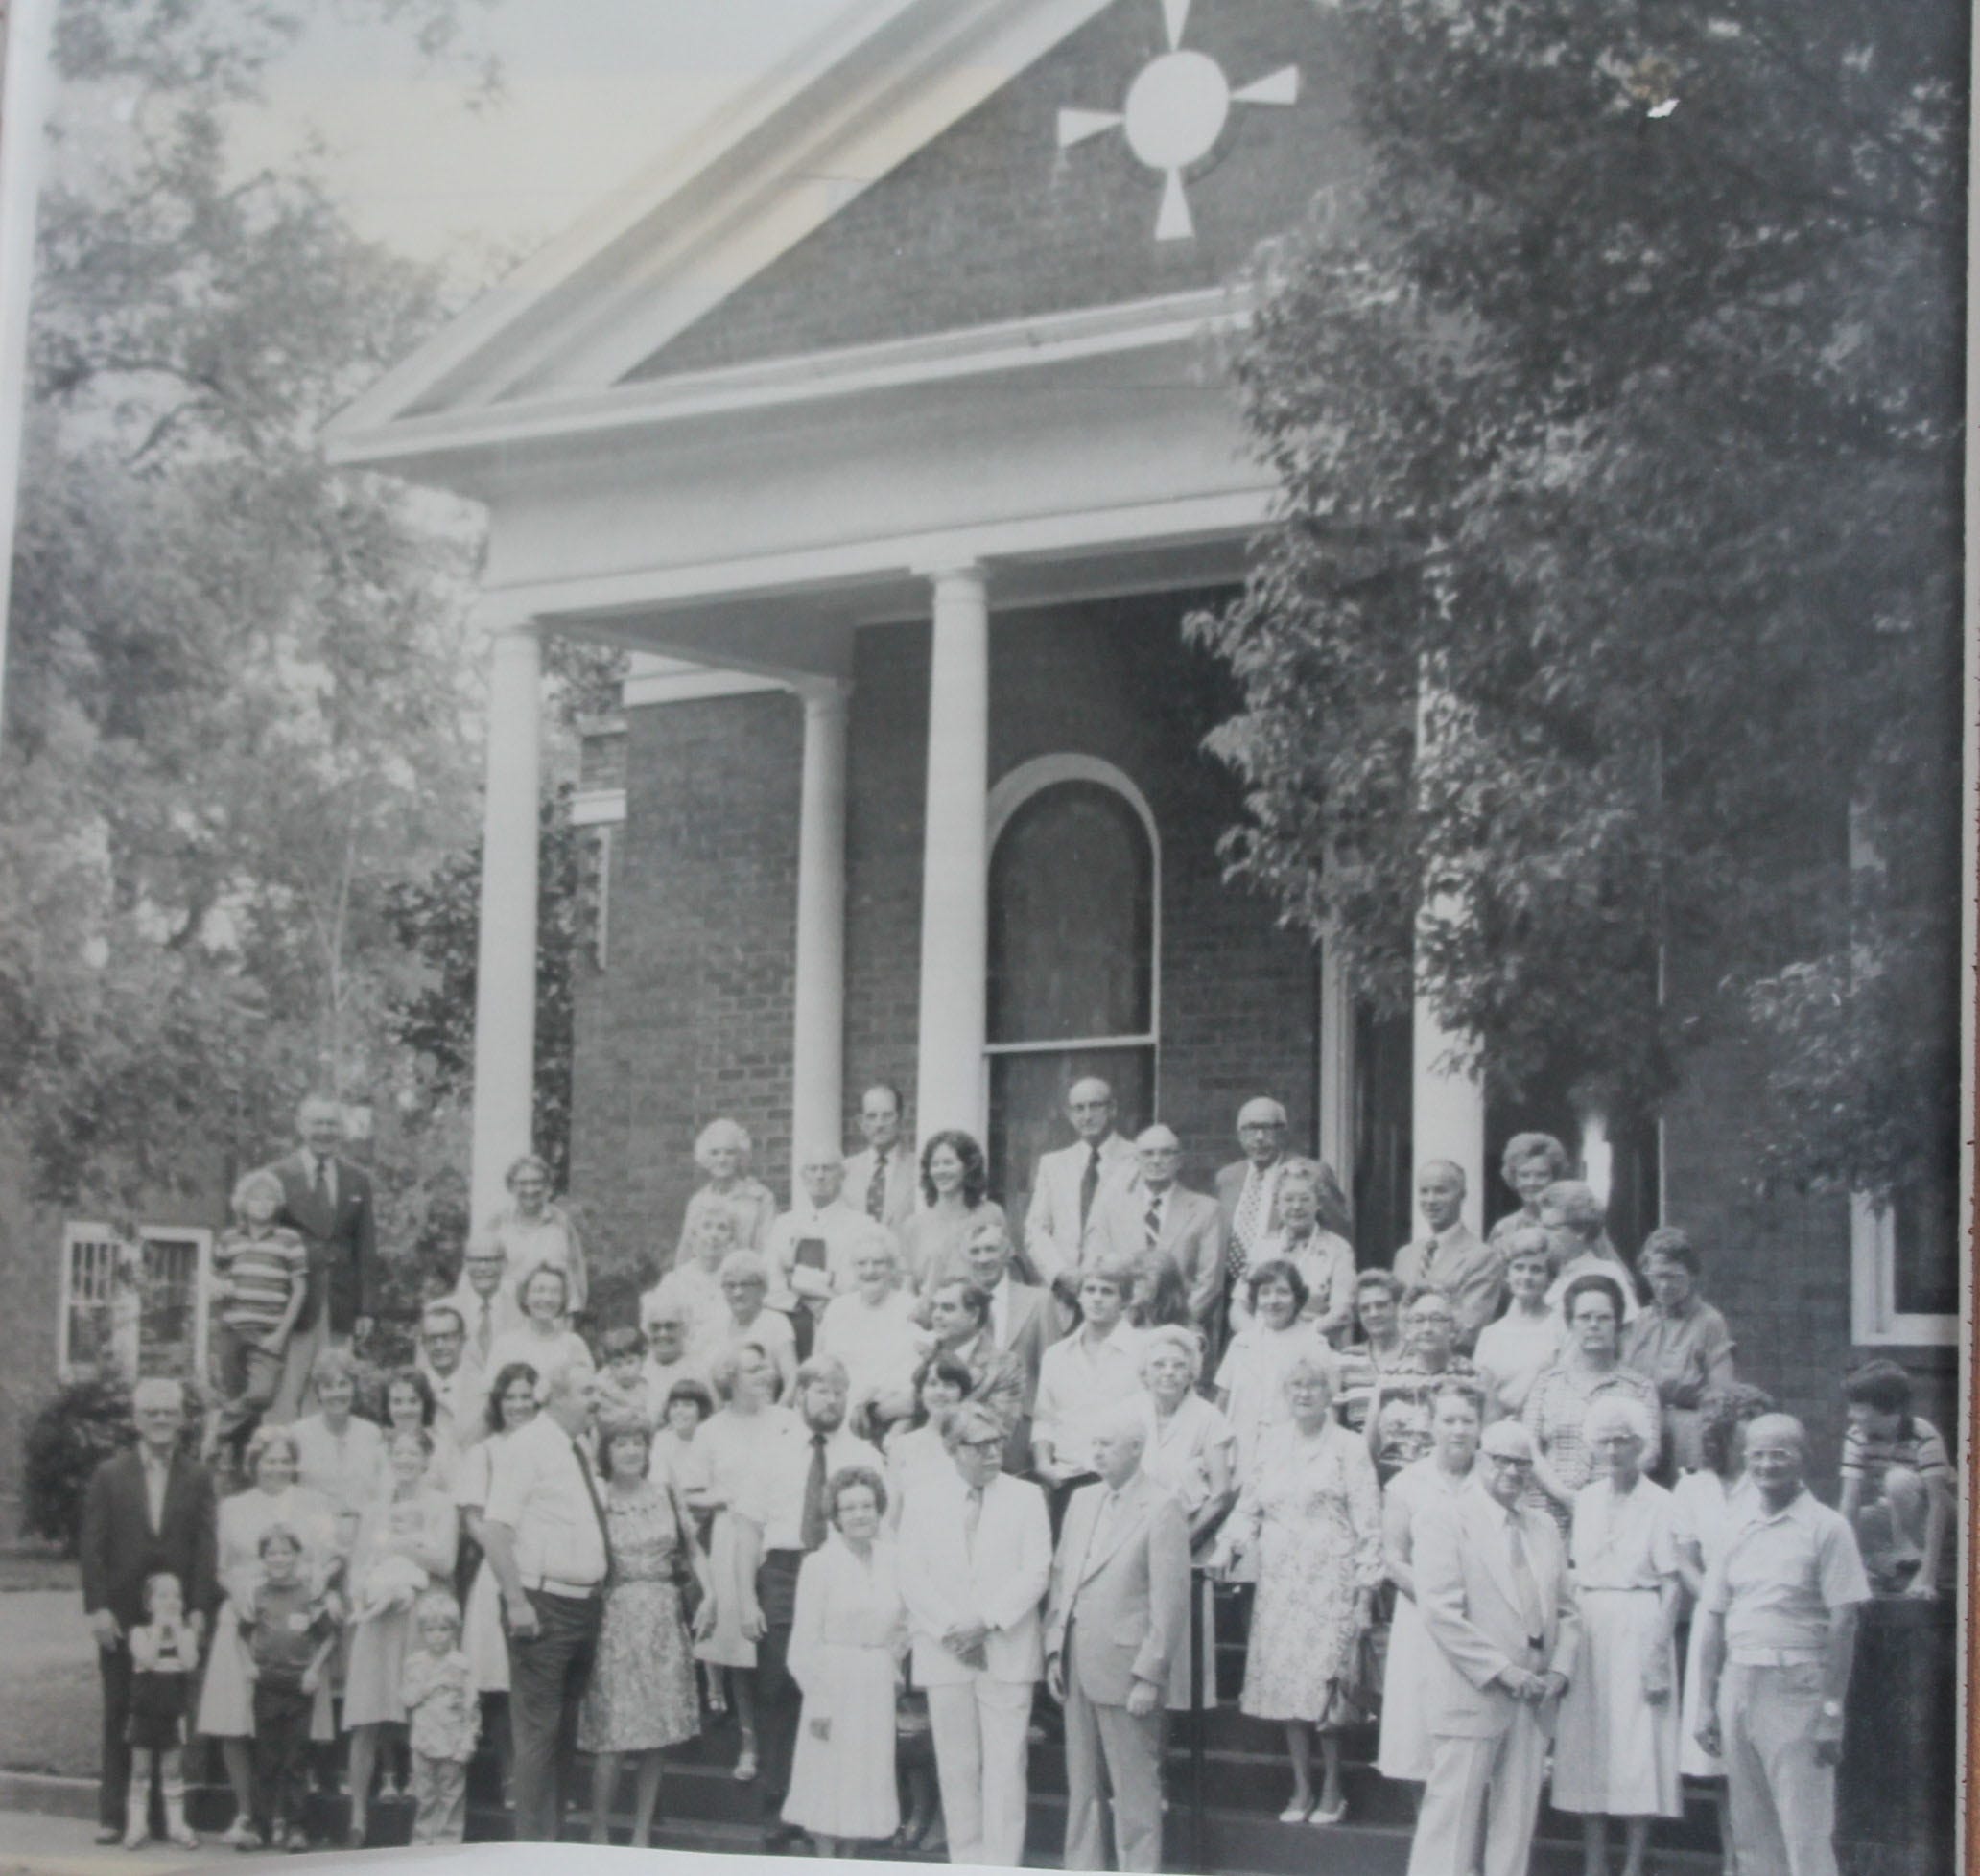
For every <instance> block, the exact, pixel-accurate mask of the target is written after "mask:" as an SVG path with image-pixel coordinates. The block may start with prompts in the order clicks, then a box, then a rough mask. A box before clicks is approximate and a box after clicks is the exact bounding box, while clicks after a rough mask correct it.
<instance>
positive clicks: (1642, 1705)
mask: <svg viewBox="0 0 1980 1876" xmlns="http://www.w3.org/2000/svg"><path fill="white" fill-rule="evenodd" d="M1656 1635H1657V1592H1656V1591H1655V1590H1651V1589H1633V1590H1607V1589H1604V1590H1592V1591H1586V1592H1584V1594H1583V1596H1582V1598H1581V1653H1580V1655H1579V1656H1578V1658H1577V1660H1576V1662H1575V1671H1574V1678H1573V1679H1572V1680H1571V1681H1570V1682H1569V1683H1568V1692H1567V1693H1566V1695H1565V1696H1563V1698H1562V1700H1561V1718H1560V1724H1558V1725H1557V1726H1556V1727H1555V1728H1554V1783H1553V1794H1552V1796H1553V1805H1554V1809H1555V1810H1556V1811H1577V1812H1580V1813H1582V1814H1583V1815H1585V1816H1600V1817H1682V1816H1683V1815H1684V1809H1685V1806H1684V1797H1683V1794H1682V1792H1681V1790H1680V1788H1679V1784H1678V1696H1677V1686H1676V1680H1677V1660H1676V1653H1677V1651H1676V1650H1675V1649H1674V1648H1672V1647H1671V1645H1670V1644H1669V1643H1668V1642H1666V1643H1664V1644H1663V1649H1664V1653H1666V1655H1668V1656H1670V1657H1671V1658H1670V1659H1669V1660H1668V1662H1667V1664H1666V1665H1667V1668H1668V1673H1667V1676H1666V1678H1667V1679H1668V1680H1669V1681H1670V1682H1671V1693H1670V1697H1669V1699H1667V1700H1663V1701H1662V1702H1661V1703H1660V1704H1658V1705H1656V1706H1652V1705H1651V1704H1650V1702H1649V1701H1648V1700H1645V1699H1644V1698H1643V1666H1644V1663H1645V1662H1646V1661H1647V1660H1648V1659H1649V1657H1650V1653H1651V1651H1652V1650H1653V1649H1654V1648H1655V1647H1656V1646H1657V1641H1656Z"/></svg>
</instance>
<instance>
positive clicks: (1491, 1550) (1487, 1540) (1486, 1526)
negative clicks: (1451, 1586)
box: [1465, 1488, 1540, 1609]
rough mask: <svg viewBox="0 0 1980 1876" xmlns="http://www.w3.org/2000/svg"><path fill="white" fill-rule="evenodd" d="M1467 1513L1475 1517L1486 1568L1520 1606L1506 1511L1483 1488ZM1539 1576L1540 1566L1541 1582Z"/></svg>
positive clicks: (1515, 1605) (1509, 1602)
mask: <svg viewBox="0 0 1980 1876" xmlns="http://www.w3.org/2000/svg"><path fill="white" fill-rule="evenodd" d="M1469 1490H1470V1488H1467V1491H1469ZM1465 1515H1466V1516H1467V1517H1469V1518H1470V1519H1471V1521H1472V1526H1473V1537H1474V1539H1475V1541H1476V1543H1477V1547H1478V1555H1479V1556H1480V1557H1482V1558H1483V1559H1485V1568H1486V1569H1487V1570H1488V1571H1489V1572H1490V1573H1491V1576H1492V1581H1493V1582H1494V1583H1497V1585H1498V1588H1499V1592H1500V1594H1502V1595H1503V1596H1504V1597H1505V1599H1506V1605H1507V1606H1508V1607H1510V1608H1513V1609H1517V1608H1518V1607H1519V1606H1520V1587H1519V1585H1518V1584H1517V1583H1514V1581H1513V1566H1512V1562H1511V1559H1508V1557H1507V1556H1506V1540H1505V1514H1504V1513H1503V1512H1502V1511H1501V1510H1500V1508H1499V1506H1498V1505H1497V1502H1496V1501H1495V1500H1493V1499H1492V1498H1490V1497H1488V1496H1487V1495H1486V1494H1485V1493H1484V1492H1483V1491H1482V1490H1480V1491H1479V1493H1478V1495H1477V1496H1476V1497H1475V1498H1473V1500H1472V1501H1471V1503H1469V1504H1468V1505H1467V1506H1466V1507H1465ZM1539 1580H1540V1573H1539V1571H1538V1570H1536V1571H1535V1572H1534V1581H1535V1582H1536V1583H1537V1582H1538V1581H1539Z"/></svg>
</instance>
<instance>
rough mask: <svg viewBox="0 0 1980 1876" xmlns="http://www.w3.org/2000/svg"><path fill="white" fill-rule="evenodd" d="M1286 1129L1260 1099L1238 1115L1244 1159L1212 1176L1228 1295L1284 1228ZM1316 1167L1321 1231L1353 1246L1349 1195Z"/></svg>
mask: <svg viewBox="0 0 1980 1876" xmlns="http://www.w3.org/2000/svg"><path fill="white" fill-rule="evenodd" d="M1287 1124H1288V1123H1287V1120H1286V1114H1285V1107H1284V1106H1283V1105H1282V1104H1281V1103H1280V1102H1278V1101H1275V1100H1273V1099H1272V1098H1271V1097H1270V1096H1269V1095H1265V1094H1261V1095H1259V1096H1257V1097H1256V1098H1255V1099H1253V1100H1249V1101H1247V1102H1245V1104H1244V1105H1243V1106H1242V1107H1241V1108H1239V1109H1238V1145H1239V1146H1240V1147H1242V1148H1243V1150H1244V1157H1243V1158H1242V1159H1239V1160H1234V1161H1231V1163H1230V1164H1229V1165H1227V1166H1225V1167H1224V1168H1223V1169H1222V1170H1221V1171H1219V1172H1218V1174H1217V1176H1216V1198H1217V1208H1218V1210H1219V1211H1220V1212H1221V1213H1222V1215H1223V1221H1224V1259H1225V1263H1226V1266H1227V1279H1226V1285H1225V1288H1226V1294H1227V1295H1229V1296H1237V1295H1239V1294H1241V1286H1242V1284H1243V1282H1244V1278H1245V1276H1246V1274H1247V1273H1248V1272H1249V1271H1250V1270H1251V1268H1252V1266H1253V1265H1254V1264H1257V1263H1259V1262H1261V1260H1262V1259H1263V1257H1264V1256H1265V1255H1266V1253H1265V1250H1264V1243H1265V1240H1266V1239H1267V1238H1269V1237H1273V1236H1275V1235H1276V1234H1277V1233H1278V1232H1279V1231H1281V1230H1283V1229H1284V1227H1285V1220H1284V1219H1283V1218H1282V1217H1281V1216H1280V1214H1279V1181H1280V1177H1281V1175H1282V1173H1283V1171H1284V1169H1285V1141H1286V1131H1287ZM1318 1164H1319V1167H1320V1183H1319V1193H1320V1207H1319V1224H1320V1229H1321V1230H1322V1231H1332V1233H1333V1234H1334V1235H1335V1236H1336V1237H1343V1238H1346V1239H1348V1241H1349V1242H1350V1243H1352V1242H1353V1241H1354V1226H1353V1222H1352V1214H1351V1213H1350V1211H1349V1208H1348V1201H1347V1195H1346V1194H1345V1193H1344V1192H1343V1191H1342V1190H1341V1184H1340V1180H1339V1179H1338V1178H1337V1177H1336V1176H1335V1174H1334V1170H1333V1168H1332V1166H1330V1165H1328V1164H1327V1163H1326V1161H1319V1162H1318ZM1213 1352H1214V1350H1213Z"/></svg>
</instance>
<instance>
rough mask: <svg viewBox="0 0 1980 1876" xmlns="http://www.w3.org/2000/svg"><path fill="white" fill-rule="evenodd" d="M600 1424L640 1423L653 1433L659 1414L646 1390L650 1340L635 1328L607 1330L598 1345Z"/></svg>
mask: <svg viewBox="0 0 1980 1876" xmlns="http://www.w3.org/2000/svg"><path fill="white" fill-rule="evenodd" d="M599 1360H600V1364H601V1367H602V1369H603V1371H604V1372H602V1373H601V1375H600V1376H599V1403H598V1423H599V1425H601V1426H603V1425H604V1424H606V1422H607V1421H611V1420H621V1421H625V1420H637V1421H638V1422H639V1423H640V1424H641V1425H642V1426H643V1427H646V1428H648V1430H650V1429H651V1428H652V1426H653V1425H654V1423H655V1422H656V1421H657V1420H658V1419H659V1418H660V1411H659V1408H658V1407H657V1405H656V1404H655V1403H654V1400H653V1397H652V1395H651V1393H650V1392H649V1391H648V1387H647V1377H646V1374H645V1372H644V1371H645V1367H646V1360H647V1338H646V1337H645V1336H644V1335H642V1334H641V1333H640V1332H639V1330H638V1329H636V1328H615V1329H607V1330H606V1331H605V1333H604V1335H603V1336H602V1337H601V1340H600V1342H599Z"/></svg>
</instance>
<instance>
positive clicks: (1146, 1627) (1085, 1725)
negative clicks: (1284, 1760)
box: [1045, 1407, 1190, 1869]
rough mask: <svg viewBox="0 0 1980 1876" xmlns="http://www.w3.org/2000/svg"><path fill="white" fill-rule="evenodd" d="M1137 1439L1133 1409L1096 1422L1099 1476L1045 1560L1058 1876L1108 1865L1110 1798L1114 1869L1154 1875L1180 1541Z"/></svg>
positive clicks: (1184, 1546)
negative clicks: (1056, 1720) (1057, 1708)
mask: <svg viewBox="0 0 1980 1876" xmlns="http://www.w3.org/2000/svg"><path fill="white" fill-rule="evenodd" d="M1144 1437H1145V1436H1144V1434H1143V1421H1142V1416H1141V1414H1140V1413H1139V1412H1138V1411H1137V1410H1136V1409H1135V1408H1133V1407H1117V1408H1115V1409H1113V1410H1112V1411H1111V1412H1110V1413H1109V1414H1108V1415H1107V1417H1106V1418H1105V1419H1103V1420H1102V1421H1101V1422H1100V1424H1099V1427H1098V1429H1097V1431H1096V1434H1095V1437H1094V1464H1095V1466H1096V1469H1097V1470H1098V1472H1099V1475H1100V1476H1099V1478H1098V1480H1096V1482H1095V1483H1094V1484H1092V1485H1090V1486H1086V1487H1083V1488H1082V1489H1080V1490H1079V1491H1078V1492H1077V1493H1075V1494H1074V1496H1073V1503H1072V1505H1071V1507H1070V1508H1069V1509H1068V1511H1067V1513H1066V1528H1065V1531H1064V1533H1063V1535H1062V1536H1061V1537H1060V1539H1059V1549H1058V1555H1057V1556H1056V1557H1054V1558H1053V1559H1052V1570H1051V1593H1050V1594H1049V1597H1048V1598H1047V1600H1046V1611H1045V1678H1046V1685H1047V1686H1048V1688H1049V1690H1050V1692H1051V1695H1052V1698H1053V1699H1054V1700H1059V1701H1061V1702H1062V1703H1063V1704H1064V1706H1065V1709H1066V1789H1067V1799H1066V1854H1065V1860H1064V1861H1065V1867H1066V1868H1068V1869H1105V1868H1106V1867H1107V1866H1108V1865H1107V1858H1106V1823H1105V1819H1106V1813H1107V1806H1106V1801H1105V1798H1106V1793H1107V1791H1108V1790H1110V1789H1111V1791H1112V1794H1113V1799H1114V1804H1113V1811H1114V1837H1115V1856H1116V1862H1117V1864H1118V1866H1119V1867H1120V1868H1121V1869H1159V1868H1160V1867H1161V1866H1162V1701H1163V1695H1164V1692H1165V1690H1166V1689H1167V1686H1168V1677H1169V1668H1170V1664H1171V1663H1172V1662H1173V1661H1174V1659H1175V1657H1176V1656H1177V1655H1178V1654H1180V1653H1183V1652H1184V1651H1186V1650H1187V1649H1188V1648H1189V1646H1190V1537H1189V1531H1188V1528H1187V1526H1186V1524H1185V1522H1184V1519H1183V1513H1182V1508H1181V1507H1180V1506H1179V1505H1178V1504H1177V1503H1176V1501H1175V1500H1174V1499H1173V1498H1172V1497H1170V1496H1169V1494H1168V1493H1167V1491H1165V1490H1164V1489H1162V1487H1160V1486H1158V1485H1157V1484H1156V1483H1155V1482H1154V1480H1152V1479H1151V1478H1149V1477H1148V1475H1147V1474H1146V1473H1145V1472H1143V1470H1142V1444H1143V1439H1144ZM1103 1765H1104V1773H1103V1770H1102V1767H1103Z"/></svg>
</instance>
